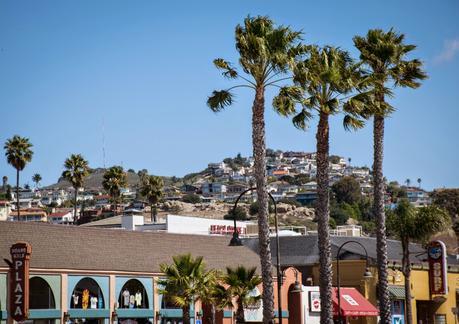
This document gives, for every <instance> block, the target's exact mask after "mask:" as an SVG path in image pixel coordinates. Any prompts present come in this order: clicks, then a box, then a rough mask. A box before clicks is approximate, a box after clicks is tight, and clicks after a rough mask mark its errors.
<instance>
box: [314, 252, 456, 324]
mask: <svg viewBox="0 0 459 324" xmlns="http://www.w3.org/2000/svg"><path fill="white" fill-rule="evenodd" d="M365 266H366V262H365V261H364V260H343V261H340V277H341V286H342V287H354V288H357V289H358V290H359V291H360V293H361V294H362V295H364V296H365V298H367V299H368V300H369V301H370V302H371V303H372V304H373V305H375V306H377V296H376V284H377V280H378V278H377V277H378V276H377V269H376V267H372V268H370V270H371V272H372V274H373V278H370V279H366V280H365V279H363V274H364V272H365ZM313 280H314V285H318V284H319V267H318V266H314V268H313ZM336 283H337V282H336V262H333V286H336ZM389 285H400V286H402V287H404V277H403V274H402V273H401V272H400V270H395V271H394V270H392V269H389ZM456 289H458V290H459V273H457V272H449V273H448V295H445V296H444V297H445V298H446V300H445V301H444V302H443V303H437V304H434V303H432V305H433V306H432V307H434V308H435V307H436V310H435V314H445V315H446V322H447V323H452V324H454V323H456V322H455V318H454V316H455V315H454V314H453V313H452V311H451V309H452V308H453V307H457V305H456ZM411 294H412V297H413V299H412V309H413V323H417V316H416V315H417V313H416V312H417V309H416V301H417V300H420V301H431V300H432V299H431V296H430V293H429V272H428V270H427V267H426V266H425V267H424V268H415V269H413V270H412V272H411ZM433 297H436V296H433ZM458 305H459V304H458ZM351 323H359V324H360V323H362V324H364V323H365V324H375V323H376V318H367V319H360V320H357V321H351ZM457 323H459V320H458V322H457Z"/></svg>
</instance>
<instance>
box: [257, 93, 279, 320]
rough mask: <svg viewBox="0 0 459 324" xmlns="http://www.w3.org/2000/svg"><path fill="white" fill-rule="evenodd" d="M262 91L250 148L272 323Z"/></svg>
mask: <svg viewBox="0 0 459 324" xmlns="http://www.w3.org/2000/svg"><path fill="white" fill-rule="evenodd" d="M264 91H265V90H264V88H263V87H262V86H258V87H257V89H256V94H255V100H254V102H253V107H252V145H253V157H254V160H255V161H254V162H255V164H254V169H255V172H254V173H255V181H256V184H257V199H258V204H259V210H258V242H259V250H260V263H261V276H262V280H263V323H265V324H270V323H273V322H274V293H273V278H272V275H271V273H272V272H271V271H272V259H271V248H270V245H269V222H268V192H267V190H266V143H265V119H264V111H265V98H264Z"/></svg>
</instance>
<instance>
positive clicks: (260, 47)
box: [207, 16, 305, 323]
mask: <svg viewBox="0 0 459 324" xmlns="http://www.w3.org/2000/svg"><path fill="white" fill-rule="evenodd" d="M235 34H236V50H237V51H238V53H239V64H240V66H241V68H242V71H241V72H240V71H238V70H237V69H236V67H235V66H233V65H232V64H231V63H229V62H227V61H225V60H224V59H222V58H218V59H215V60H214V64H215V66H216V67H217V68H218V69H219V70H221V71H222V74H223V76H224V77H225V78H228V79H231V80H239V81H242V83H240V84H236V85H234V86H232V87H230V88H228V89H225V90H219V91H213V93H212V95H211V96H209V97H208V99H207V105H208V106H209V108H210V109H211V110H212V111H214V112H219V111H221V110H223V109H224V108H226V107H227V106H230V105H231V104H233V102H234V93H233V92H232V90H234V89H237V88H247V89H251V90H253V91H254V100H253V105H252V146H253V157H254V160H255V161H254V176H255V180H256V187H257V196H258V199H257V200H258V201H259V203H260V206H261V208H260V212H259V214H258V230H259V233H258V234H259V235H258V236H259V251H260V262H261V273H262V278H263V305H264V309H263V321H264V322H265V323H269V322H273V320H274V294H273V281H272V276H271V268H272V260H271V251H270V244H269V223H268V192H267V189H266V184H267V180H266V161H265V158H266V143H265V119H264V113H265V90H266V88H268V87H270V86H278V82H280V81H282V80H285V79H286V78H283V77H282V75H285V74H286V73H287V72H288V71H289V69H291V68H292V67H293V65H294V64H295V59H296V58H297V57H298V56H299V55H301V54H302V53H303V52H304V50H305V48H304V46H302V45H301V44H300V37H301V33H300V32H296V31H293V30H291V28H289V27H286V26H276V25H275V24H274V22H273V21H272V20H271V19H269V18H268V17H263V16H257V17H247V18H246V19H244V24H243V25H238V26H237V27H236V31H235ZM287 78H288V77H287Z"/></svg>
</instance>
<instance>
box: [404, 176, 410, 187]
mask: <svg viewBox="0 0 459 324" xmlns="http://www.w3.org/2000/svg"><path fill="white" fill-rule="evenodd" d="M405 184H406V186H407V187H409V186H410V184H411V180H410V179H409V178H407V179H406V180H405Z"/></svg>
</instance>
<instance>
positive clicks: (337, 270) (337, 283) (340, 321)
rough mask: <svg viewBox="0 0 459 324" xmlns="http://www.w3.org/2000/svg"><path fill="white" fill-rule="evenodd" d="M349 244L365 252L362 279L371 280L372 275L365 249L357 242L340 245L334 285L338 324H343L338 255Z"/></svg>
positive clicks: (337, 260)
mask: <svg viewBox="0 0 459 324" xmlns="http://www.w3.org/2000/svg"><path fill="white" fill-rule="evenodd" d="M350 243H355V244H357V245H360V246H361V247H362V249H363V250H364V251H365V260H366V267H365V273H364V274H363V278H364V279H368V278H371V277H372V274H371V272H370V267H369V261H370V260H369V258H368V251H367V249H366V248H365V247H364V246H363V245H362V243H360V242H358V241H354V240H352V241H346V242H344V243H343V244H341V245H340V247H339V248H338V252H337V253H336V285H337V288H338V289H337V295H338V322H339V323H340V324H342V323H343V316H342V312H341V298H340V297H341V282H340V276H339V258H340V253H341V249H342V248H343V247H344V246H345V245H347V244H350Z"/></svg>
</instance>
